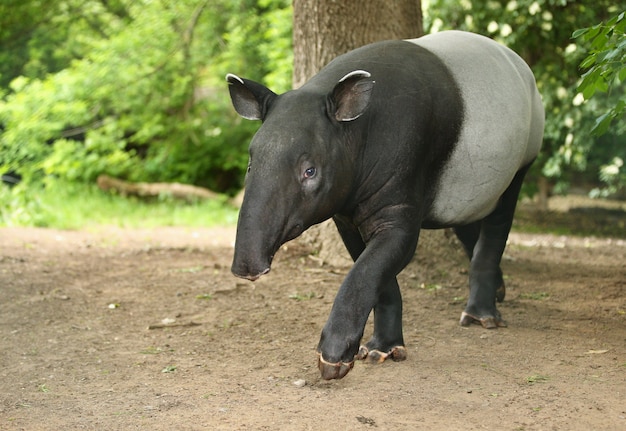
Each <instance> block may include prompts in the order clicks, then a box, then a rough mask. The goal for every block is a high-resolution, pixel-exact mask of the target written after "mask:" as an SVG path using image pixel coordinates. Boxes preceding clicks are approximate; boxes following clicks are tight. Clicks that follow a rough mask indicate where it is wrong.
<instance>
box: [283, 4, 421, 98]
mask: <svg viewBox="0 0 626 431" xmlns="http://www.w3.org/2000/svg"><path fill="white" fill-rule="evenodd" d="M423 34H424V30H423V27H422V9H421V1H420V0H394V1H389V0H368V1H359V2H356V1H337V0H294V2H293V47H294V73H293V86H294V88H298V87H300V86H301V85H302V84H304V83H305V82H306V80H307V79H309V78H311V77H312V76H313V75H315V74H316V73H317V72H318V71H319V70H320V69H321V68H322V67H324V66H325V65H326V64H327V63H328V62H329V61H330V60H332V59H333V58H335V57H337V56H338V55H341V54H344V53H346V52H348V51H350V50H352V49H355V48H358V47H360V46H363V45H366V44H368V43H372V42H376V41H379V40H387V39H411V38H416V37H419V36H422V35H423Z"/></svg>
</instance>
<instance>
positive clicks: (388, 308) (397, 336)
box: [334, 217, 406, 363]
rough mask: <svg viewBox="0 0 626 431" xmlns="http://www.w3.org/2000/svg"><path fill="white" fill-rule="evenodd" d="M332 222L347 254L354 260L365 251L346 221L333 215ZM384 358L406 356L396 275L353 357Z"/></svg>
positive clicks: (349, 223) (352, 228)
mask: <svg viewBox="0 0 626 431" xmlns="http://www.w3.org/2000/svg"><path fill="white" fill-rule="evenodd" d="M334 221H335V224H336V226H337V230H338V231H339V233H340V235H341V238H342V239H343V242H344V244H345V245H346V248H347V249H348V252H349V253H350V256H351V257H352V259H353V260H354V261H356V260H357V259H358V258H359V256H360V255H361V253H362V252H363V250H365V242H363V239H362V238H361V234H360V233H359V231H358V229H357V228H356V226H354V224H352V223H351V222H350V221H349V220H346V219H344V218H342V217H335V219H334ZM387 358H391V359H393V360H394V361H402V360H405V359H406V349H405V347H404V337H403V336H402V295H401V293H400V286H399V285H398V281H397V278H396V277H393V280H391V281H390V282H389V283H388V285H387V286H385V287H384V288H383V289H382V290H381V292H380V295H379V296H378V302H377V303H376V305H374V333H373V335H372V338H371V339H370V341H368V342H367V343H366V344H365V345H363V346H361V347H360V348H359V352H358V354H357V356H356V359H368V360H369V361H370V362H373V363H381V362H383V361H385V360H386V359H387Z"/></svg>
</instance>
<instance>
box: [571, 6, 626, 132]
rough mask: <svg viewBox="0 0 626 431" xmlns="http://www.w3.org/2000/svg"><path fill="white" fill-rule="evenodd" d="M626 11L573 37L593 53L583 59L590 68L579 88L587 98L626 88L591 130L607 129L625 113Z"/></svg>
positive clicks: (604, 130)
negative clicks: (621, 84)
mask: <svg viewBox="0 0 626 431" xmlns="http://www.w3.org/2000/svg"><path fill="white" fill-rule="evenodd" d="M624 30H626V12H621V13H620V14H618V15H616V16H615V17H613V18H612V19H610V20H609V21H608V22H607V23H606V24H605V23H600V24H597V25H594V26H592V27H587V28H582V29H579V30H576V31H575V32H574V33H573V34H572V37H573V38H574V39H578V40H579V42H582V43H585V44H588V45H589V46H590V54H589V55H588V56H587V57H586V58H585V59H584V60H583V61H582V62H581V63H580V68H581V69H586V70H587V71H586V72H585V73H584V74H583V75H582V81H581V82H580V84H579V86H578V91H580V92H581V93H582V94H583V97H584V98H585V99H587V100H589V99H591V98H592V97H593V96H594V94H596V93H597V92H602V93H607V94H610V93H611V91H612V90H613V89H614V88H617V89H618V90H619V91H622V95H621V97H620V98H619V99H618V101H617V102H616V104H615V106H613V107H611V108H610V109H609V110H608V111H607V112H605V113H603V114H602V115H600V116H599V117H598V118H596V122H595V124H594V125H593V127H592V129H591V132H592V133H593V134H595V135H598V136H599V135H602V134H604V133H606V132H607V131H608V129H609V126H610V125H611V123H612V121H613V120H615V119H617V118H619V117H620V116H621V115H623V113H624V110H625V109H626V93H624V92H623V88H621V87H618V83H622V82H624V81H626V38H625V37H624Z"/></svg>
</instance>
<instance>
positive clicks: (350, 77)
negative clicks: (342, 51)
mask: <svg viewBox="0 0 626 431" xmlns="http://www.w3.org/2000/svg"><path fill="white" fill-rule="evenodd" d="M371 76H372V75H371V74H370V73H369V72H367V71H365V70H353V71H352V72H350V73H347V74H346V75H344V77H343V78H341V79H340V80H339V82H338V83H337V85H335V88H334V89H333V91H332V93H331V95H330V99H331V101H332V105H333V106H334V109H335V112H334V117H335V119H336V120H337V121H352V120H356V119H357V118H359V117H360V116H361V115H363V113H364V112H365V109H367V107H368V105H369V102H370V96H371V94H372V88H374V83H375V81H373V80H371V79H368V78H370V77H371Z"/></svg>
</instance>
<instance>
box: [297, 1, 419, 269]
mask: <svg viewBox="0 0 626 431" xmlns="http://www.w3.org/2000/svg"><path fill="white" fill-rule="evenodd" d="M423 34H424V30H423V27H422V8H421V1H420V0H394V1H389V0H368V1H359V2H357V1H337V0H294V2H293V47H294V73H293V87H294V88H298V87H300V86H301V85H302V84H304V83H305V82H306V81H307V80H308V79H309V78H311V77H312V76H313V75H315V74H316V73H317V72H318V71H319V70H320V69H321V68H322V67H324V66H325V65H326V64H327V63H328V62H330V61H331V60H332V59H333V58H335V57H337V56H338V55H341V54H344V53H346V52H348V51H350V50H352V49H355V48H358V47H360V46H363V45H367V44H368V43H372V42H376V41H380V40H388V39H412V38H416V37H420V36H422V35H423ZM303 240H304V241H305V242H307V243H309V244H311V245H312V246H313V247H314V248H315V249H316V250H318V252H319V257H320V260H321V261H322V262H323V261H327V262H331V263H333V264H334V265H342V264H349V263H350V262H352V261H351V259H350V256H349V255H348V253H347V251H346V250H345V248H344V246H343V243H342V241H341V239H340V238H339V234H338V233H337V230H336V229H335V226H334V224H333V223H332V222H326V223H322V224H321V225H319V226H314V227H312V228H311V229H309V230H308V231H307V232H306V233H305V234H304V235H303Z"/></svg>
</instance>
